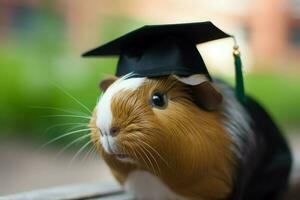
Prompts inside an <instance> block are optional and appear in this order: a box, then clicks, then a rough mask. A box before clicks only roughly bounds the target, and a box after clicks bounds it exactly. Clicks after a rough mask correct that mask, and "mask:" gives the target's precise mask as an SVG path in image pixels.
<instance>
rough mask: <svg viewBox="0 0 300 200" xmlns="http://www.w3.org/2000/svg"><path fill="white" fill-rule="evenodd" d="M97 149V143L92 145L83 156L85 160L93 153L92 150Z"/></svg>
mask: <svg viewBox="0 0 300 200" xmlns="http://www.w3.org/2000/svg"><path fill="white" fill-rule="evenodd" d="M94 149H95V145H92V146H91V148H90V149H89V151H88V152H87V153H86V154H85V156H84V157H83V162H84V161H86V160H87V159H88V158H89V155H90V154H91V152H92V151H93V150H94Z"/></svg>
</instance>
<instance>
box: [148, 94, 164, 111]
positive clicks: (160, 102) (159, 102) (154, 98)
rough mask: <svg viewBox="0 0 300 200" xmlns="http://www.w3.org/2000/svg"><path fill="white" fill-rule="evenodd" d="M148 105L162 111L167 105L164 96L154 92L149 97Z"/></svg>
mask: <svg viewBox="0 0 300 200" xmlns="http://www.w3.org/2000/svg"><path fill="white" fill-rule="evenodd" d="M150 103H151V105H152V106H153V107H156V108H160V109H163V108H165V107H166V105H167V98H166V95H165V94H164V93H161V92H154V93H153V94H152V95H151V99H150Z"/></svg>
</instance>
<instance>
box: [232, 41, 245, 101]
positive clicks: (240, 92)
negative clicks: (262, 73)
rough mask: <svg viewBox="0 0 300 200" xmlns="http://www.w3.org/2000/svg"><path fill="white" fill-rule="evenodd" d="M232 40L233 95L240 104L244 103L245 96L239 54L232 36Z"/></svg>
mask: <svg viewBox="0 0 300 200" xmlns="http://www.w3.org/2000/svg"><path fill="white" fill-rule="evenodd" d="M233 40H234V46H233V57H234V65H235V94H236V97H237V98H238V100H239V101H240V102H241V103H245V101H246V96H245V89H244V78H243V69H242V68H243V66H242V60H241V53H240V50H239V46H238V45H237V42H236V39H235V37H234V36H233Z"/></svg>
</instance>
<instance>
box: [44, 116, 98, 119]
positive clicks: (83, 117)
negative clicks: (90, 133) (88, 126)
mask: <svg viewBox="0 0 300 200" xmlns="http://www.w3.org/2000/svg"><path fill="white" fill-rule="evenodd" d="M43 117H45V118H48V117H49V118H50V117H73V118H82V119H89V120H90V119H92V117H87V116H81V115H46V116H43Z"/></svg>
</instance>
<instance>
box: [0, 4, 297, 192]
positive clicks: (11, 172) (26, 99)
mask: <svg viewBox="0 0 300 200" xmlns="http://www.w3.org/2000/svg"><path fill="white" fill-rule="evenodd" d="M206 20H209V21H212V22H213V23H214V24H216V25H217V26H218V27H220V28H221V29H223V30H224V31H226V32H227V33H230V34H234V35H235V36H236V37H237V41H238V43H239V45H240V48H241V52H242V59H243V63H244V73H245V85H246V91H247V93H248V94H250V95H252V96H254V97H256V98H257V99H258V100H259V101H260V102H261V103H262V104H263V105H264V106H265V107H266V108H267V110H268V111H269V112H270V113H271V114H272V116H273V117H274V119H275V120H276V121H277V122H278V124H279V125H280V126H281V128H282V129H283V130H284V133H285V134H286V135H287V136H288V138H289V139H290V141H291V144H292V145H293V148H294V149H295V150H297V145H299V144H300V137H299V136H300V106H299V102H300V0H264V1H261V0H251V1H250V0H244V1H240V0H218V1H211V0H165V1H160V0H152V1H143V0H142V1H141V0H126V1H124V0H89V1H84V0H72V1H71V0H0V195H4V194H11V193H16V192H22V191H28V190H33V189H39V188H45V187H50V186H56V185H62V184H71V183H81V182H90V181H101V180H102V181H108V180H112V177H111V176H110V173H109V170H108V168H107V167H106V166H105V165H104V164H103V162H102V161H101V159H100V158H98V156H97V154H95V153H94V152H93V149H92V146H91V144H89V143H87V142H88V137H84V135H85V134H87V133H89V132H88V131H87V127H86V125H87V123H88V121H89V116H90V111H89V110H92V109H93V107H94V106H95V104H96V101H97V98H98V96H99V94H100V91H99V89H98V83H99V81H100V80H101V78H102V77H103V76H105V75H108V74H113V73H114V70H115V65H116V62H117V59H116V58H101V59H100V58H93V59H83V58H81V56H80V55H81V53H83V52H84V51H86V50H89V49H91V48H93V47H96V46H97V45H100V44H102V43H104V42H107V41H109V40H111V39H114V38H115V37H117V36H120V35H122V34H124V33H126V32H128V31H131V30H133V29H135V28H138V27H140V26H142V25H144V24H163V23H185V22H199V21H206ZM232 46H233V42H232V40H231V39H224V40H218V41H215V42H210V43H207V44H202V45H199V51H200V52H201V54H202V55H203V58H204V60H205V62H206V64H207V66H208V69H209V71H210V72H211V74H213V75H217V76H221V77H223V78H224V79H225V80H227V81H228V82H230V83H233V82H234V81H233V80H234V71H233V69H234V66H233V58H232ZM87 108H88V109H87ZM64 133H70V134H69V135H67V136H66V137H62V138H59V139H57V140H55V138H56V137H60V136H61V135H63V134H64ZM79 137H81V138H80V139H78V138H79ZM51 141H52V142H51ZM73 141H74V142H73ZM50 142H51V143H50ZM45 143H46V144H47V143H49V144H47V145H43V144H45ZM41 147H42V148H41ZM296 161H297V160H296Z"/></svg>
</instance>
